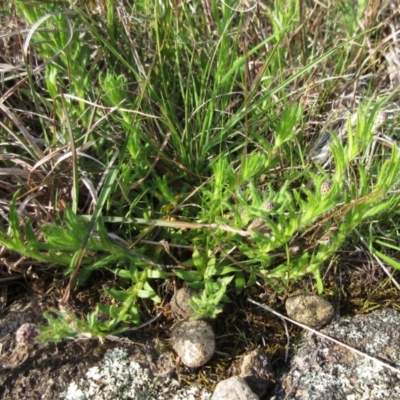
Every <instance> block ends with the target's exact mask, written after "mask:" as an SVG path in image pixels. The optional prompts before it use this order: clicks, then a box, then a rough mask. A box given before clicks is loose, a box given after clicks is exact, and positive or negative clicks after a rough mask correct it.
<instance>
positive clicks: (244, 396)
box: [211, 376, 260, 400]
mask: <svg viewBox="0 0 400 400" xmlns="http://www.w3.org/2000/svg"><path fill="white" fill-rule="evenodd" d="M259 399H260V398H259V397H258V396H257V395H256V394H254V393H253V392H252V391H251V389H250V388H249V386H248V385H247V383H246V382H245V380H244V379H243V378H240V377H239V376H232V377H231V378H229V379H225V380H223V381H221V382H219V383H218V385H217V386H216V388H215V391H214V393H213V396H212V397H211V400H259Z"/></svg>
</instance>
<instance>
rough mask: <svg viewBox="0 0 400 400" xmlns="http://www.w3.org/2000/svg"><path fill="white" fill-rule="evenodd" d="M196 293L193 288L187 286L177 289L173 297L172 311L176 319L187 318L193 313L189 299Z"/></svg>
mask: <svg viewBox="0 0 400 400" xmlns="http://www.w3.org/2000/svg"><path fill="white" fill-rule="evenodd" d="M194 294H195V293H194V291H193V290H191V289H189V288H186V287H184V288H181V289H179V290H177V291H176V293H175V294H174V296H173V297H172V299H171V312H172V314H173V316H174V318H175V319H177V320H180V319H186V318H189V317H190V316H191V315H192V314H193V309H192V307H190V305H189V300H190V299H191V298H192V296H193V295H194Z"/></svg>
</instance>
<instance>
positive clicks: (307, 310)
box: [286, 292, 335, 328]
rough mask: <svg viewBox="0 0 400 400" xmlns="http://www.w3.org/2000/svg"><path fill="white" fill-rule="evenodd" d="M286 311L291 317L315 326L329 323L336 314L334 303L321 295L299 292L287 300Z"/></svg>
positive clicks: (319, 326)
mask: <svg viewBox="0 0 400 400" xmlns="http://www.w3.org/2000/svg"><path fill="white" fill-rule="evenodd" d="M286 312H287V314H288V315H289V317H290V318H292V319H294V320H296V321H297V322H301V323H302V324H304V325H308V326H311V327H313V328H321V327H323V326H325V325H328V324H329V323H330V322H331V321H332V319H333V317H334V316H335V309H334V308H333V307H332V305H331V304H330V303H329V302H328V301H327V300H325V299H323V298H322V297H320V296H317V295H314V294H310V293H304V292H298V293H295V294H293V295H292V296H290V297H289V298H288V299H287V300H286Z"/></svg>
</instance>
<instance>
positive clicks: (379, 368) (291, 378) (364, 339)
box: [275, 309, 400, 400]
mask: <svg viewBox="0 0 400 400" xmlns="http://www.w3.org/2000/svg"><path fill="white" fill-rule="evenodd" d="M399 326H400V313H399V312H398V311H395V310H390V309H385V310H376V311H373V312H372V313H370V314H362V315H356V316H355V317H352V318H349V317H348V318H344V319H342V320H340V321H335V322H333V323H332V324H330V325H329V326H328V327H326V328H324V329H323V330H322V332H323V333H324V334H325V335H328V336H331V337H334V338H335V339H337V340H339V341H340V342H342V343H345V344H347V345H349V346H351V347H353V348H356V349H358V350H360V351H362V352H363V353H366V354H368V355H369V356H372V357H376V358H377V359H378V360H380V361H384V362H386V363H387V364H389V365H391V366H394V367H397V369H400V335H399ZM275 395H276V397H275V399H276V400H284V399H297V400H320V399H324V400H336V399H351V400H367V399H368V400H378V399H400V373H396V372H394V371H392V370H390V369H388V368H386V367H384V366H383V365H382V364H380V363H378V362H376V361H373V360H371V359H367V358H365V357H362V356H360V355H359V354H355V353H353V352H352V351H351V350H349V349H347V348H345V347H343V346H342V345H339V344H336V343H333V342H332V341H330V340H327V339H325V338H321V337H319V336H316V335H315V334H312V333H306V334H305V339H304V340H303V341H302V343H301V346H300V348H299V350H298V352H297V354H296V356H295V357H294V358H293V360H292V362H291V365H290V370H289V371H288V372H287V373H285V374H284V375H283V376H282V377H281V378H280V380H279V382H278V385H277V386H276V388H275Z"/></svg>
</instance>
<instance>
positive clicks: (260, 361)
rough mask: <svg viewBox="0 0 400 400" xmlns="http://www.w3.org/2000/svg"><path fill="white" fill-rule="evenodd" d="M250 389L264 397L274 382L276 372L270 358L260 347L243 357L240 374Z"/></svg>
mask: <svg viewBox="0 0 400 400" xmlns="http://www.w3.org/2000/svg"><path fill="white" fill-rule="evenodd" d="M239 376H240V377H241V378H243V379H244V380H245V381H246V383H247V384H248V385H249V387H250V389H251V390H252V391H253V392H254V393H255V394H257V396H259V397H260V398H263V397H264V396H265V395H266V394H267V392H268V389H269V387H271V386H272V385H273V383H274V374H273V372H272V369H271V365H270V362H269V360H268V358H267V357H266V356H265V355H264V354H263V353H262V352H261V351H260V350H258V349H256V350H253V351H251V352H250V353H247V354H245V355H244V356H243V357H241V364H240V375H239Z"/></svg>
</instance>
